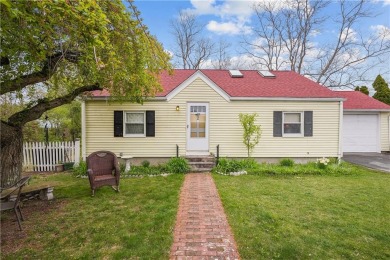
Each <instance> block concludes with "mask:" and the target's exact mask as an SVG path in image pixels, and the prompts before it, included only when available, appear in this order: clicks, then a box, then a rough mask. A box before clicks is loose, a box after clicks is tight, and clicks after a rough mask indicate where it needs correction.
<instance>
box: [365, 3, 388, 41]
mask: <svg viewBox="0 0 390 260" xmlns="http://www.w3.org/2000/svg"><path fill="white" fill-rule="evenodd" d="M389 2H390V0H389ZM370 29H371V30H373V31H374V32H375V34H376V35H377V36H378V37H380V38H383V39H385V40H387V41H390V28H389V27H386V26H384V25H373V26H371V27H370Z"/></svg>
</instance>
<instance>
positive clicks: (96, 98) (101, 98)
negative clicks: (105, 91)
mask: <svg viewBox="0 0 390 260" xmlns="http://www.w3.org/2000/svg"><path fill="white" fill-rule="evenodd" d="M86 100H103V101H116V100H115V99H114V98H112V97H108V96H104V97H87V98H86ZM122 101H123V100H122ZM151 101H167V98H166V97H153V98H147V99H145V100H144V102H151Z"/></svg>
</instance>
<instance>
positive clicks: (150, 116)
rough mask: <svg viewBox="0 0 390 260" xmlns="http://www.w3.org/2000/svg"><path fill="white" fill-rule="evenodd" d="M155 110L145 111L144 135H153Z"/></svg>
mask: <svg viewBox="0 0 390 260" xmlns="http://www.w3.org/2000/svg"><path fill="white" fill-rule="evenodd" d="M155 129H156V123H155V112H154V111H146V136H153V137H154V136H155V134H156V133H155Z"/></svg>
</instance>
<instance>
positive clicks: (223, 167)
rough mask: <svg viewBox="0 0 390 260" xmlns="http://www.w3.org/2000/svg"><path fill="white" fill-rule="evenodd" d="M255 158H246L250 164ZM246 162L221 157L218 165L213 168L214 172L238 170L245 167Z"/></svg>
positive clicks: (224, 172)
mask: <svg viewBox="0 0 390 260" xmlns="http://www.w3.org/2000/svg"><path fill="white" fill-rule="evenodd" d="M251 161H253V162H254V160H250V159H248V160H246V163H248V164H250V162H251ZM244 164H245V163H243V162H242V161H238V160H234V159H227V158H221V159H219V161H218V165H217V166H216V167H214V168H213V172H217V173H223V174H226V173H230V172H238V171H241V170H243V169H244Z"/></svg>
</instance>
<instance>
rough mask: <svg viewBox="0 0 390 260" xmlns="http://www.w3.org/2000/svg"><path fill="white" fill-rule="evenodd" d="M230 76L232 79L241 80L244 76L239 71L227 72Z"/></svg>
mask: <svg viewBox="0 0 390 260" xmlns="http://www.w3.org/2000/svg"><path fill="white" fill-rule="evenodd" d="M229 73H230V76H231V77H232V78H243V77H244V75H242V73H241V71H239V70H229Z"/></svg>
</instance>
